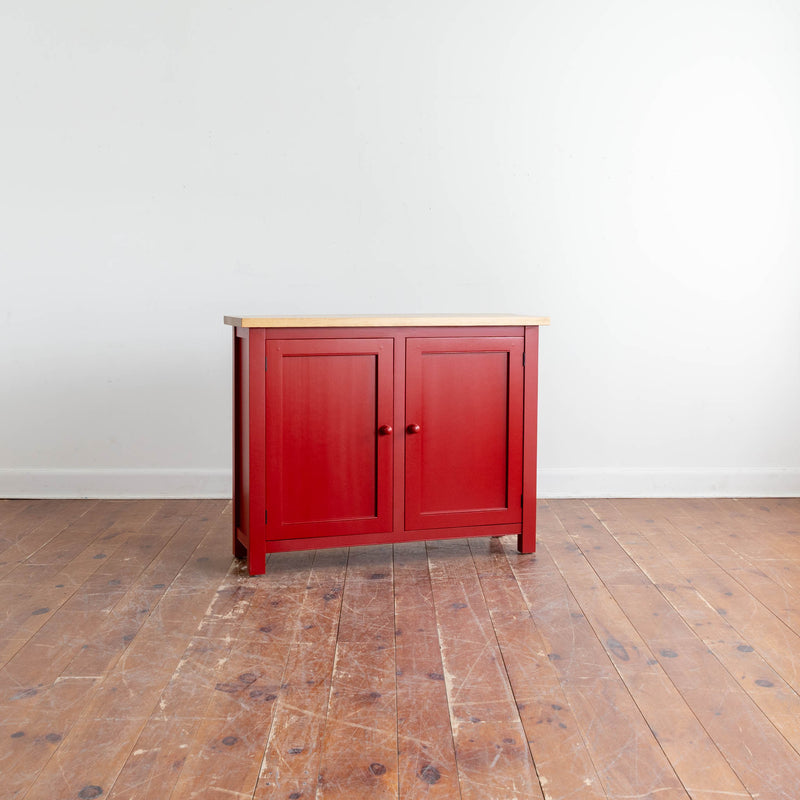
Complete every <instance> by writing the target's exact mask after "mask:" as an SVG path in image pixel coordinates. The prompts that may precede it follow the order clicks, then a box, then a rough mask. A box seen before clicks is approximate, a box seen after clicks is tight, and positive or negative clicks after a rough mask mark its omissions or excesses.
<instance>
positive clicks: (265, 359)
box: [264, 356, 267, 372]
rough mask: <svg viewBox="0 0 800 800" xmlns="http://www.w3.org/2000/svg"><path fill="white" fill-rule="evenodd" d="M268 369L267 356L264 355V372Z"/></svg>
mask: <svg viewBox="0 0 800 800" xmlns="http://www.w3.org/2000/svg"><path fill="white" fill-rule="evenodd" d="M266 371H267V357H266V356H264V372H266Z"/></svg>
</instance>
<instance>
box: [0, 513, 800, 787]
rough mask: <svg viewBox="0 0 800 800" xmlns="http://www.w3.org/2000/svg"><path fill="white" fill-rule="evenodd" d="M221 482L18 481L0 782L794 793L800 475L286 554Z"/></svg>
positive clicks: (6, 587)
mask: <svg viewBox="0 0 800 800" xmlns="http://www.w3.org/2000/svg"><path fill="white" fill-rule="evenodd" d="M230 514H231V508H230V503H229V502H226V501H218V500H202V501H199V500H142V501H92V500H74V501H67V500H58V501H56V500H41V501H31V500H0V601H1V602H2V605H1V606H0V608H1V609H2V611H1V612H0V775H2V780H0V798H3V800H6V798H8V800H22V799H23V798H25V800H53V798H56V799H57V800H71V799H72V798H76V800H87V798H98V797H102V798H114V800H123V799H124V800H150V799H151V798H152V800H168V799H169V798H172V800H194V799H195V798H199V799H201V800H205V799H206V798H211V799H212V800H213V799H214V798H219V799H220V800H226V798H252V800H277V799H278V798H281V799H282V800H311V798H315V799H316V800H340V799H341V800H361V799H362V798H363V799H364V800H393V799H396V800H400V798H402V800H416V799H417V798H420V800H422V799H423V798H424V799H426V800H427V799H430V800H537V798H538V799H539V800H603V799H604V798H609V799H613V800H632V799H633V798H653V799H654V800H685V799H686V798H691V799H692V800H720V798H726V799H727V798H758V800H797V798H798V797H800V754H799V751H800V500H793V499H787V500H558V501H540V503H539V528H538V547H537V553H536V554H535V555H520V554H519V553H517V552H516V550H515V537H512V536H508V537H503V538H494V539H492V538H486V539H471V540H449V541H440V542H428V543H424V542H417V543H407V544H398V545H391V544H386V545H379V546H373V547H362V548H350V549H331V550H320V551H316V552H301V553H283V554H275V555H272V556H270V557H269V559H268V562H267V573H266V575H263V576H259V577H254V578H251V577H248V576H247V574H246V571H245V569H244V566H243V565H242V564H241V563H240V562H237V561H234V560H233V559H232V558H231V556H230V554H229V542H230Z"/></svg>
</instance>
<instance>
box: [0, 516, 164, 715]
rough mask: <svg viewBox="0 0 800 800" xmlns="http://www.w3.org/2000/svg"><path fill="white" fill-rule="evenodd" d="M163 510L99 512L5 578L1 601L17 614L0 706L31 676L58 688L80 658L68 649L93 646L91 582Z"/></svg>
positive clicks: (10, 627)
mask: <svg viewBox="0 0 800 800" xmlns="http://www.w3.org/2000/svg"><path fill="white" fill-rule="evenodd" d="M162 503H163V501H155V502H139V503H132V504H130V503H129V504H118V503H112V504H109V505H106V504H102V505H99V506H95V508H96V509H97V511H96V512H94V509H93V510H92V511H90V512H89V513H87V514H85V515H84V516H83V517H81V518H80V519H79V520H77V522H76V523H75V524H74V525H71V526H69V527H68V528H66V529H65V530H64V531H63V532H62V534H61V535H60V536H58V537H57V538H56V539H55V540H54V541H53V543H52V546H50V545H48V547H47V548H43V549H42V550H40V551H38V552H37V553H36V554H35V556H34V557H33V559H32V561H33V562H34V563H30V562H25V563H24V564H23V565H21V566H20V567H19V568H17V569H15V570H14V571H13V572H12V573H10V574H8V575H5V576H4V577H3V579H2V582H0V595H1V596H2V597H1V599H2V602H3V603H6V604H7V606H6V607H7V608H10V609H11V613H9V614H8V615H7V616H6V619H5V620H4V621H3V622H0V636H2V638H0V665H2V669H0V706H1V705H2V704H3V702H4V698H5V697H7V696H8V693H9V692H10V693H12V694H15V693H17V692H18V691H20V690H21V687H23V686H24V685H26V684H29V683H30V676H31V675H32V674H38V675H39V676H40V678H41V680H42V681H43V683H44V684H49V683H52V681H53V680H55V678H56V677H57V676H58V675H59V674H60V673H61V670H62V669H63V666H64V663H63V659H64V658H67V659H68V660H69V659H71V658H72V657H73V655H74V649H73V651H70V650H69V647H70V646H71V647H73V648H77V647H80V646H82V644H83V643H84V642H85V641H86V640H87V638H89V636H88V634H89V633H90V632H91V631H92V630H93V629H94V627H95V626H96V624H97V620H96V619H94V618H91V616H90V614H91V610H92V609H91V608H90V607H89V606H88V605H87V604H88V602H89V598H92V597H93V594H94V590H93V588H91V587H94V585H95V584H89V583H87V582H88V581H90V580H91V577H92V576H93V575H94V574H95V573H97V572H98V571H99V570H100V569H101V566H102V562H103V561H104V560H105V559H106V558H108V557H109V554H113V552H114V551H115V550H116V549H117V548H118V547H121V546H122V545H123V544H124V542H125V541H126V537H127V535H130V534H131V532H135V531H136V530H138V529H139V528H140V527H141V526H142V525H144V524H145V523H146V522H147V520H148V519H149V518H150V517H151V516H152V515H153V514H154V513H155V512H156V511H157V509H158V508H159V506H161V505H162ZM61 539H64V540H65V541H64V542H63V543H62V542H60V541H59V540H61ZM45 550H46V551H47V552H44V551H45ZM59 558H60V559H62V560H61V561H59ZM43 567H44V569H43ZM107 580H108V579H106V581H105V583H107ZM56 650H57V653H58V655H57V657H54V651H56ZM42 668H44V671H42Z"/></svg>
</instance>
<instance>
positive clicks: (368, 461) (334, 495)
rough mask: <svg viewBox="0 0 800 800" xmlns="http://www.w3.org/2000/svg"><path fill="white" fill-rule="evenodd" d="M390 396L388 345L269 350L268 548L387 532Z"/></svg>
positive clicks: (289, 344)
mask: <svg viewBox="0 0 800 800" xmlns="http://www.w3.org/2000/svg"><path fill="white" fill-rule="evenodd" d="M392 396H393V340H392V339H293V340H268V341H267V409H266V438H267V442H266V445H267V453H268V456H267V487H268V488H267V498H266V504H267V516H266V524H267V538H268V539H294V538H302V537H316V536H334V535H343V534H350V533H382V532H386V531H390V530H391V529H392V451H393V447H392V443H393V439H394V432H393V431H391V426H392ZM386 426H388V428H389V429H388V430H387V427H386Z"/></svg>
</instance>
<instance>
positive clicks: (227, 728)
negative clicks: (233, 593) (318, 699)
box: [170, 551, 314, 800]
mask: <svg viewBox="0 0 800 800" xmlns="http://www.w3.org/2000/svg"><path fill="white" fill-rule="evenodd" d="M313 560H314V552H313V551H304V552H295V553H279V554H275V555H273V556H271V557H270V559H269V564H268V567H269V569H268V572H267V574H266V575H264V576H262V577H261V578H259V579H257V580H256V581H252V580H250V579H248V578H243V579H242V585H248V586H253V587H254V588H255V591H254V592H253V594H252V595H251V596H250V597H249V598H248V602H247V608H246V610H245V613H244V616H243V619H242V623H241V625H240V626H239V628H238V631H237V633H236V636H235V637H234V638H233V641H232V643H231V646H230V652H229V653H228V655H227V656H226V658H225V660H224V661H222V660H220V661H218V663H217V666H216V669H215V675H214V676H213V678H212V681H213V682H211V681H210V682H209V684H208V686H207V690H208V692H207V693H208V701H207V703H206V704H205V708H204V711H203V719H202V721H201V722H200V725H199V726H198V727H197V732H196V734H195V737H194V740H193V741H192V743H191V744H190V746H189V750H188V752H187V757H186V764H185V766H184V768H183V770H182V771H181V774H180V778H179V779H178V782H177V783H176V785H175V787H174V789H173V790H172V793H171V795H170V797H171V798H172V800H189V798H194V797H200V796H203V795H205V794H208V795H220V796H224V795H228V796H239V795H242V794H247V796H251V795H252V790H253V787H254V786H255V784H256V781H257V779H258V774H259V769H260V765H261V760H262V757H263V754H264V747H265V743H266V741H267V739H268V736H269V731H270V728H271V726H272V721H273V714H274V710H275V703H274V697H275V695H276V693H278V692H280V691H281V690H282V686H283V684H284V683H285V682H286V675H285V672H286V663H287V660H288V656H289V650H290V647H291V645H292V643H293V642H294V641H295V639H296V637H297V634H298V631H297V620H298V618H299V616H300V612H301V609H302V607H303V601H304V598H305V595H306V593H307V586H308V581H309V578H310V573H311V567H312V563H313ZM264 628H271V630H269V631H265V630H262V629H264ZM226 635H229V634H226Z"/></svg>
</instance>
